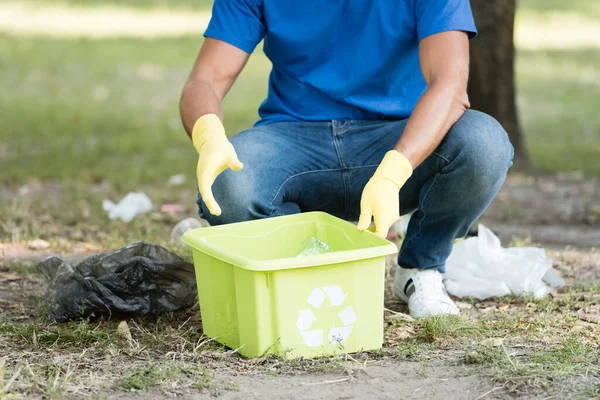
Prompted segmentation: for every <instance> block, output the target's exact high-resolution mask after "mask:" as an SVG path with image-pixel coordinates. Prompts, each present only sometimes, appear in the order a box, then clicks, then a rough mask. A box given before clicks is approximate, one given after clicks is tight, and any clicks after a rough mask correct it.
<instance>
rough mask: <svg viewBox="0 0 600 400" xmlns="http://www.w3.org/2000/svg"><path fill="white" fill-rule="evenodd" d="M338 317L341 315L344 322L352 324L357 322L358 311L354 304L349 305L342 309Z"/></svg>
mask: <svg viewBox="0 0 600 400" xmlns="http://www.w3.org/2000/svg"><path fill="white" fill-rule="evenodd" d="M338 317H340V321H342V324H344V325H352V324H353V323H355V322H356V313H355V312H354V308H352V306H348V307H346V308H344V309H343V310H342V311H340V312H339V313H338Z"/></svg>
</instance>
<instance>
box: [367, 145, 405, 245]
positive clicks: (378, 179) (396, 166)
mask: <svg viewBox="0 0 600 400" xmlns="http://www.w3.org/2000/svg"><path fill="white" fill-rule="evenodd" d="M412 170H413V169H412V165H411V164H410V161H408V159H407V158H406V157H405V156H404V155H403V154H401V153H399V152H397V151H396V150H391V151H388V152H387V153H386V154H385V157H383V160H382V161H381V164H379V167H378V168H377V170H376V171H375V174H373V177H372V178H371V179H370V180H369V182H367V184H366V185H365V188H364V189H363V192H362V197H361V199H360V218H359V220H358V230H360V231H364V230H365V229H369V225H371V217H373V219H374V220H375V233H376V234H377V235H378V236H381V237H382V238H385V237H386V236H387V234H388V231H389V229H390V226H392V224H393V223H394V222H396V221H397V220H398V219H399V218H400V200H399V197H400V196H399V193H400V188H402V185H404V183H406V181H407V180H408V178H410V176H411V175H412Z"/></svg>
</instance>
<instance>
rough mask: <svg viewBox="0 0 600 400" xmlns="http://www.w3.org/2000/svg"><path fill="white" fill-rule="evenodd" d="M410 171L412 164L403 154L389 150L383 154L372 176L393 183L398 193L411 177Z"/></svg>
mask: <svg viewBox="0 0 600 400" xmlns="http://www.w3.org/2000/svg"><path fill="white" fill-rule="evenodd" d="M412 171H413V168H412V164H411V163H410V161H409V160H408V158H406V156H404V154H402V153H400V152H398V151H396V150H390V151H388V152H387V153H385V156H384V157H383V160H381V163H380V164H379V167H378V168H377V170H376V171H375V175H374V176H377V177H380V178H383V179H387V180H389V181H391V182H393V183H394V184H395V185H396V186H397V187H398V191H400V189H401V188H402V186H403V185H404V184H405V183H406V181H407V180H408V178H410V176H411V175H412Z"/></svg>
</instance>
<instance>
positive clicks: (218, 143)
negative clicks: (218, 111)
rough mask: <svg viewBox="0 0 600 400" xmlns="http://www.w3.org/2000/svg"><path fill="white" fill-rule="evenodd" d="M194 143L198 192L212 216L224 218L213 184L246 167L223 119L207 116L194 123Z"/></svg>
mask: <svg viewBox="0 0 600 400" xmlns="http://www.w3.org/2000/svg"><path fill="white" fill-rule="evenodd" d="M192 142H193V143H194V147H195V148H196V150H197V151H198V155H199V157H198V167H197V168H196V175H197V176H198V190H200V195H201V196H202V200H203V201H204V204H206V207H208V211H209V212H210V213H211V214H212V215H217V216H218V215H221V207H219V204H217V202H216V200H215V198H214V196H213V192H212V185H213V183H214V182H215V179H217V176H219V174H220V173H221V172H223V171H225V170H226V169H227V168H231V169H232V170H234V171H239V170H241V169H242V168H243V167H244V165H243V164H242V163H241V162H240V160H238V158H237V154H236V153H235V149H234V148H233V145H232V144H231V142H229V140H228V139H227V136H226V135H225V128H224V127H223V124H222V123H221V120H220V119H219V117H217V116H216V115H215V114H206V115H204V116H202V117H200V118H198V121H196V123H195V124H194V128H193V129H192Z"/></svg>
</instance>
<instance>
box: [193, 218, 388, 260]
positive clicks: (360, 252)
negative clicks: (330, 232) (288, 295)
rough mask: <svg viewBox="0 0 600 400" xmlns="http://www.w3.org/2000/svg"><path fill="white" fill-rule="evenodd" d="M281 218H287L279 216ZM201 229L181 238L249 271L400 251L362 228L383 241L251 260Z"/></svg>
mask: <svg viewBox="0 0 600 400" xmlns="http://www.w3.org/2000/svg"><path fill="white" fill-rule="evenodd" d="M303 214H320V215H324V216H325V218H327V219H329V218H335V217H334V216H332V215H330V214H328V213H325V212H322V211H312V212H307V213H303ZM278 218H286V217H285V216H284V217H278ZM248 222H251V221H245V222H239V223H241V224H244V223H248ZM340 223H345V224H349V225H351V226H352V227H353V228H354V229H356V227H355V226H354V225H353V224H352V223H350V222H348V221H344V220H340ZM199 229H202V230H205V229H210V227H208V228H199ZM197 230H198V229H193V230H191V231H188V232H186V233H185V234H184V235H183V238H182V240H183V241H184V242H185V243H186V244H188V245H190V246H191V247H192V248H194V249H196V250H200V251H202V252H204V253H206V254H208V255H209V256H211V257H214V258H216V259H218V260H220V261H223V262H226V263H228V264H232V265H235V266H236V267H239V268H242V269H246V270H249V271H276V270H285V269H300V268H310V267H318V266H323V265H330V264H340V263H344V262H349V261H358V260H365V259H369V258H376V257H383V256H386V255H389V254H394V253H397V252H398V248H397V247H396V245H395V244H394V243H392V242H390V241H388V240H386V239H383V238H380V237H379V236H377V235H375V234H374V233H372V232H370V231H363V232H361V235H366V236H370V237H369V238H370V239H373V238H376V239H377V241H380V242H381V243H382V244H381V245H376V246H374V247H368V248H365V249H354V250H342V251H334V252H332V253H325V254H315V255H310V256H305V257H287V258H275V259H272V260H262V261H259V260H252V259H250V258H247V257H244V256H242V255H239V254H234V253H231V252H224V251H223V250H224V249H223V248H222V247H220V246H217V245H215V244H213V243H211V242H210V241H208V240H206V239H205V238H204V237H199V236H196V235H193V234H191V232H193V231H197ZM222 235H226V236H236V235H232V234H231V233H223V234H222Z"/></svg>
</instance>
